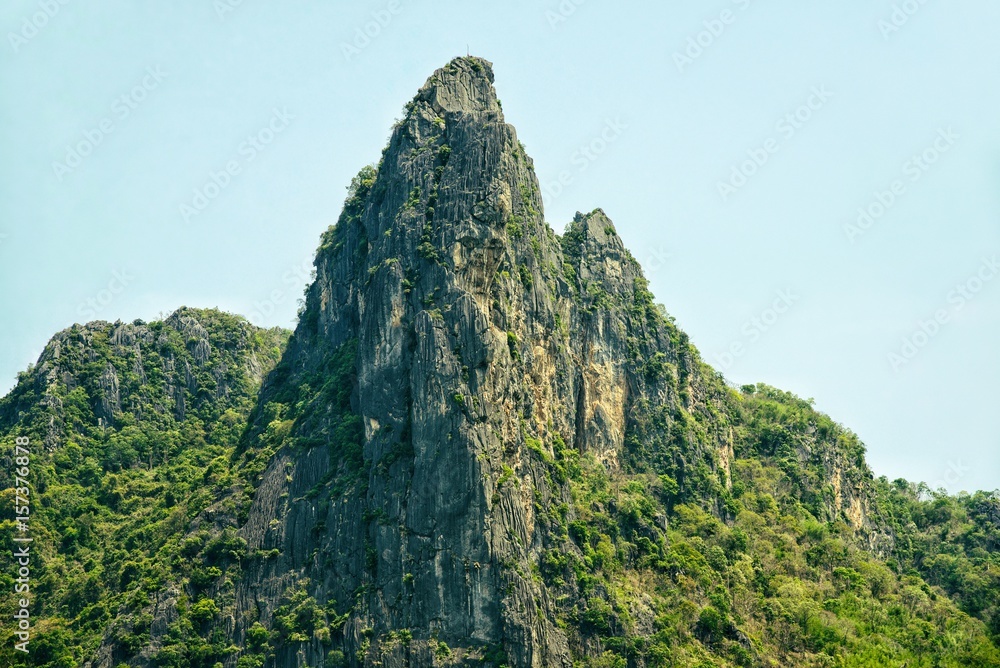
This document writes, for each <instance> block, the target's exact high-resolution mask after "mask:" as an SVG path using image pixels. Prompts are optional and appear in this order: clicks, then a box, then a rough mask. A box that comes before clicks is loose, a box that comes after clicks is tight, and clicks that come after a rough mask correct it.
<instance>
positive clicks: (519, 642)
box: [234, 58, 733, 668]
mask: <svg viewBox="0 0 1000 668" xmlns="http://www.w3.org/2000/svg"><path fill="white" fill-rule="evenodd" d="M492 83H493V73H492V69H491V66H490V64H489V63H487V62H486V61H483V60H481V59H477V58H461V59H458V60H456V61H453V62H452V63H451V64H449V65H448V66H447V67H445V68H443V69H442V70H439V71H438V72H436V73H435V74H434V75H433V76H432V77H431V78H430V79H429V80H428V82H427V84H426V85H425V86H424V87H423V88H422V89H421V90H420V92H419V93H418V94H417V96H416V97H415V98H414V100H413V101H412V102H411V103H410V104H409V105H408V107H407V115H406V117H405V118H404V119H403V120H402V121H401V122H400V123H399V125H398V126H397V127H396V129H395V131H394V133H393V135H392V138H391V140H390V143H389V145H388V147H387V148H386V150H385V152H384V154H383V156H382V161H381V163H380V164H379V166H378V168H377V170H375V169H371V170H367V171H363V172H362V173H361V174H360V175H359V177H358V179H356V181H355V184H354V187H353V189H352V193H351V198H350V199H349V201H348V202H347V204H346V206H345V212H344V214H343V215H342V217H341V219H340V222H339V223H338V225H337V226H336V227H335V228H333V229H331V230H330V231H329V232H328V233H327V234H326V235H325V237H324V243H323V247H322V248H321V250H320V253H319V255H318V257H317V260H316V266H317V278H316V282H315V283H314V284H313V286H312V287H311V288H310V290H309V293H308V299H307V304H306V311H305V313H304V315H303V317H302V320H301V322H300V325H299V328H298V330H297V332H296V335H295V337H294V340H293V342H292V345H291V346H290V348H289V352H288V354H287V355H286V359H285V361H284V362H283V367H285V369H287V373H280V374H277V377H276V378H274V379H272V381H271V382H270V383H269V384H268V386H267V387H266V388H265V390H264V392H263V396H262V399H261V405H262V406H263V405H265V404H268V403H273V402H274V401H275V400H276V398H278V397H281V396H286V397H287V396H288V395H289V394H292V395H294V396H293V398H292V399H290V400H287V403H288V405H289V406H291V405H292V404H302V403H303V401H307V400H308V399H309V397H308V396H304V395H303V394H302V393H301V392H299V393H295V391H294V388H297V387H300V386H302V385H303V384H305V385H309V383H310V382H312V381H307V380H306V379H308V378H313V377H315V376H316V374H320V375H322V372H321V371H320V370H321V369H323V367H324V364H325V362H326V360H328V359H329V358H330V357H331V356H334V355H339V354H341V352H342V351H343V350H344V349H345V348H346V347H352V349H353V350H355V351H356V356H355V358H354V359H353V364H352V374H351V375H350V382H351V390H350V410H351V412H352V413H353V414H355V415H357V416H358V417H359V418H360V421H361V425H362V426H363V435H362V438H361V447H362V461H361V462H360V466H358V467H357V468H356V469H350V467H349V466H348V464H347V463H346V462H345V461H344V460H343V458H342V452H343V450H342V448H340V445H339V444H338V443H336V435H335V434H333V433H331V432H330V431H324V429H323V428H322V427H321V426H319V425H321V424H322V423H323V420H324V419H326V420H329V417H328V416H329V404H328V402H319V403H318V404H314V408H313V409H311V410H307V411H306V412H305V413H302V414H299V415H298V416H297V417H296V419H295V424H296V427H294V428H293V431H292V432H291V435H290V438H289V439H288V440H286V441H283V442H282V444H281V448H280V449H279V454H277V455H275V456H274V457H273V458H272V459H271V460H270V463H269V465H268V466H267V469H266V470H265V471H264V473H263V475H262V477H261V479H260V480H259V481H258V486H257V487H256V495H255V498H254V501H253V505H252V507H251V508H250V511H249V515H248V519H247V521H246V523H245V524H244V525H243V526H242V528H241V529H240V532H241V535H242V536H243V537H244V538H245V539H246V541H247V542H248V545H249V549H250V550H251V551H260V552H268V551H270V550H277V551H278V552H279V553H280V554H279V556H277V557H276V558H274V559H271V560H269V561H266V562H261V563H259V564H255V565H252V566H251V567H250V570H249V573H248V574H247V576H246V577H245V578H243V580H242V581H241V582H239V583H238V584H237V593H236V599H235V612H234V617H235V619H236V635H235V637H234V640H235V641H236V642H237V643H244V642H245V639H246V638H247V633H248V629H249V628H250V626H251V625H253V624H254V623H257V622H260V623H262V624H263V625H264V626H265V627H267V628H271V627H273V626H274V623H275V621H274V617H273V615H274V611H275V610H276V609H277V608H278V607H279V606H281V605H282V604H283V602H286V601H287V599H288V597H289V596H290V595H291V592H293V591H294V590H295V589H296V588H297V587H301V586H305V587H306V589H307V591H308V593H309V595H311V596H312V597H314V598H315V599H316V600H317V601H319V602H320V604H322V605H326V606H327V609H328V610H329V609H330V605H331V603H330V602H336V603H335V604H334V605H333V608H334V609H336V610H337V612H338V613H341V612H342V613H343V614H345V615H347V617H346V620H345V621H344V625H343V629H342V636H341V638H342V651H343V652H344V656H345V657H347V658H348V660H351V659H354V660H356V661H357V662H358V663H359V664H363V665H365V666H376V665H409V666H412V667H414V668H416V667H418V666H433V665H445V664H448V663H461V662H462V661H481V660H483V657H500V656H503V657H506V658H505V659H503V660H500V659H495V658H494V659H490V660H488V661H487V662H486V663H487V664H491V665H500V663H504V664H506V665H510V666H517V667H541V666H566V667H569V666H571V665H573V664H572V662H573V654H574V653H577V654H578V653H579V652H585V651H587V650H586V648H579V647H578V648H577V651H576V652H571V647H570V646H571V644H572V643H573V642H575V641H574V640H573V639H572V638H570V637H569V636H567V634H566V632H565V631H564V630H562V629H561V628H559V627H558V626H557V625H556V624H555V620H557V619H559V618H560V617H561V615H562V614H563V613H562V612H561V611H560V610H559V607H560V605H566V603H565V601H564V602H563V603H562V604H560V602H558V601H556V600H555V599H554V597H553V595H552V593H551V592H550V591H548V589H547V588H546V587H545V586H544V585H543V584H542V583H541V582H540V581H539V580H537V579H536V578H533V577H531V573H533V572H535V571H536V570H537V564H538V562H539V559H540V557H541V555H542V553H543V552H544V551H545V550H546V549H549V548H551V547H553V546H556V545H564V542H563V541H564V539H563V538H560V537H558V536H557V535H554V534H553V527H552V526H551V524H550V522H549V520H547V519H545V518H543V517H541V515H543V514H544V513H540V510H539V509H540V508H544V507H545V506H548V505H554V504H558V503H562V502H565V501H568V500H569V497H568V495H569V491H568V487H567V486H566V485H565V484H560V483H558V482H553V479H552V476H551V473H550V465H551V462H553V461H554V459H555V458H557V457H559V456H560V452H561V451H562V449H568V450H570V451H573V452H577V453H580V454H581V455H582V456H585V457H589V458H593V460H594V461H596V462H597V463H598V465H599V466H601V467H603V468H604V469H605V470H606V471H609V472H614V471H620V470H623V469H629V470H633V471H636V470H645V469H649V470H654V469H655V470H657V471H658V472H660V473H667V472H670V473H671V474H672V475H673V476H674V477H675V478H676V480H677V482H678V484H679V485H680V488H681V490H682V492H683V491H684V490H690V491H692V492H693V491H694V490H696V489H700V488H698V487H697V485H699V484H701V483H700V482H699V481H698V479H697V478H696V472H697V471H702V470H704V471H709V472H721V474H722V477H723V478H724V479H728V475H729V474H728V463H729V461H730V460H731V459H732V457H733V454H732V447H733V444H732V433H731V429H729V428H728V427H725V426H724V425H722V424H720V423H719V421H718V420H716V421H715V422H712V421H711V420H710V419H709V418H711V416H713V415H715V414H717V412H718V408H719V406H721V405H722V404H724V403H725V402H726V401H728V399H727V396H728V393H729V390H728V389H727V388H726V387H725V386H724V384H722V383H721V382H720V380H719V379H718V377H716V376H715V375H714V373H713V372H711V370H709V369H707V367H704V366H703V365H702V364H701V362H700V361H699V359H698V358H697V353H695V352H694V351H693V349H692V348H690V346H689V345H688V343H687V340H686V337H684V335H683V334H682V333H680V332H679V331H678V330H677V329H676V328H675V327H674V326H673V324H672V322H671V321H670V320H669V319H668V318H667V317H666V316H665V314H664V313H663V312H662V310H661V309H660V308H658V307H657V306H656V305H654V304H653V302H652V300H651V295H650V294H649V292H648V291H647V290H646V282H645V280H644V278H643V277H642V272H641V269H640V267H639V265H638V263H637V262H636V261H635V259H634V258H633V257H632V256H631V254H630V253H629V252H628V251H627V250H626V249H625V247H624V245H623V244H622V241H621V239H620V238H619V236H618V235H617V233H616V231H615V228H614V225H613V224H612V223H611V221H610V220H609V219H608V217H607V216H606V215H605V213H604V212H603V211H601V210H597V211H595V212H593V213H590V214H586V215H584V214H578V215H577V217H576V219H575V220H574V221H573V222H572V223H571V224H570V226H569V228H568V230H567V232H566V234H565V235H564V236H563V237H562V238H560V237H558V236H557V235H555V234H554V232H553V231H552V230H551V228H550V227H549V226H548V225H547V224H546V222H545V220H544V215H543V206H542V200H541V195H540V190H539V186H538V181H537V178H536V176H535V173H534V169H533V164H532V161H531V159H530V158H529V157H528V156H527V155H526V154H525V152H524V148H523V147H522V146H521V144H520V143H519V142H518V140H517V135H516V132H515V131H514V129H513V128H512V127H511V126H509V125H507V124H506V123H505V122H504V118H503V113H502V111H501V109H500V105H499V103H498V101H497V99H496V94H495V92H494V89H493V86H492ZM290 410H291V409H290ZM316 413H319V414H322V415H323V416H327V417H321V416H320V415H317V414H316ZM702 417H705V418H706V419H704V420H702V419H701V418H702ZM258 419H260V418H258ZM305 425H311V426H309V427H306V426H305ZM267 427H268V425H267V424H265V423H264V422H263V421H262V420H261V421H260V422H259V423H258V424H257V425H255V426H254V427H253V428H252V430H251V431H252V433H255V434H257V435H258V438H259V439H264V436H263V434H264V432H265V431H266V430H267ZM303 442H307V443H310V444H314V445H309V446H306V447H302V446H301V443H303ZM248 447H249V448H251V449H252V448H253V447H254V445H253V444H252V443H251V444H249V445H248ZM349 469H350V470H349ZM713 475H714V474H713ZM710 502H711V501H710ZM570 513H571V516H570V518H569V519H570V520H572V519H573V518H572V511H570ZM664 521H665V520H664ZM567 549H568V548H567ZM302 582H307V583H308V585H301V584H300V583H302ZM400 633H404V634H405V635H406V637H408V638H412V640H410V641H408V642H407V643H405V644H401V643H400V642H399V640H398V639H399V638H400ZM439 643H442V644H443V645H446V646H447V649H448V651H447V653H446V654H445V653H443V652H437V653H435V652H434V651H431V650H432V649H433V648H435V647H438V646H439V645H438V644H439ZM428 648H431V649H428ZM330 651H331V650H330V648H329V646H327V645H324V644H323V642H321V641H320V640H319V639H313V640H311V641H310V642H307V643H299V644H294V645H288V646H286V647H284V648H279V649H277V651H276V656H275V660H274V665H276V666H289V667H290V666H305V665H318V664H320V663H322V662H323V661H325V660H327V656H328V653H329V652H330ZM337 651H340V650H337ZM352 665H354V664H353V662H352Z"/></svg>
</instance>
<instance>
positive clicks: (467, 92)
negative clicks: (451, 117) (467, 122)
mask: <svg viewBox="0 0 1000 668" xmlns="http://www.w3.org/2000/svg"><path fill="white" fill-rule="evenodd" d="M493 81H494V78H493V64H492V63H491V62H489V61H488V60H484V59H483V58H477V57H475V56H467V57H461V58H455V59H454V60H452V61H451V62H450V63H448V64H447V65H445V66H444V67H442V68H441V69H439V70H437V71H436V72H434V74H432V75H431V76H430V78H428V79H427V83H425V84H424V86H423V88H421V89H420V91H419V92H418V93H417V96H416V99H417V100H423V101H426V102H427V103H429V104H430V105H431V107H432V108H433V109H434V110H435V111H436V112H437V113H439V114H444V113H483V112H490V113H497V114H502V111H501V109H500V104H499V102H498V101H497V94H496V90H494V88H493Z"/></svg>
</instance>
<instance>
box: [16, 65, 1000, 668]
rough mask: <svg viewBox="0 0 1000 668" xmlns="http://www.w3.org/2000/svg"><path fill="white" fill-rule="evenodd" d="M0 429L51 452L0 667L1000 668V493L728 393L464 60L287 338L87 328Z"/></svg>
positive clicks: (399, 149) (788, 408)
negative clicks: (920, 471) (549, 207)
mask: <svg viewBox="0 0 1000 668" xmlns="http://www.w3.org/2000/svg"><path fill="white" fill-rule="evenodd" d="M70 350H72V351H73V353H72V355H70V354H69V352H68V351H70ZM279 354H280V361H279V360H278V357H279ZM64 359H68V360H69V361H70V362H72V364H70V362H66V363H65V364H66V365H68V366H65V368H64V362H63V360H64ZM272 366H273V369H272V368H271V367H272ZM265 375H266V379H264V380H263V383H262V385H260V387H259V389H258V381H260V379H262V378H264V377H265ZM0 434H3V435H4V437H5V438H4V440H3V443H4V447H5V448H6V449H5V450H4V451H3V452H4V456H6V457H8V458H9V457H10V454H12V452H13V444H12V443H13V439H12V437H13V436H19V435H22V434H30V435H31V436H32V438H33V441H36V442H39V443H44V448H39V451H38V452H37V454H36V455H35V457H36V458H37V460H36V463H34V464H33V466H34V467H35V468H34V470H35V471H37V472H38V473H36V474H35V475H38V476H42V477H41V479H40V480H39V481H36V483H35V484H36V485H37V487H38V492H37V494H38V501H37V502H38V503H39V504H41V507H39V508H38V510H37V512H38V513H39V515H38V516H37V517H36V516H33V520H32V521H33V522H35V523H36V524H37V528H35V529H34V531H35V532H36V533H35V534H34V535H35V536H37V537H38V543H41V544H42V545H43V546H47V547H45V548H43V551H42V552H41V556H42V558H43V559H44V563H43V565H42V566H41V568H42V569H44V574H43V575H40V576H39V582H40V584H41V585H42V588H40V589H39V591H38V593H37V596H38V599H37V600H38V603H37V604H36V605H38V606H39V609H36V612H35V618H36V619H37V620H39V621H38V622H37V624H38V626H37V627H36V639H35V640H34V641H33V642H36V643H38V645H36V649H35V650H34V652H35V653H33V654H31V655H30V658H28V659H27V661H28V663H24V662H25V658H24V657H22V656H18V655H16V654H14V652H13V651H12V650H10V649H9V648H10V647H11V646H12V643H13V640H11V636H10V635H9V634H8V636H7V637H6V638H5V639H4V646H3V648H2V649H0V656H3V657H4V658H5V659H8V658H9V659H10V661H11V665H47V666H64V665H65V666H76V665H85V666H90V667H92V668H120V667H121V666H123V665H124V666H137V667H138V666H142V667H147V666H149V667H152V666H172V667H173V666H176V667H181V666H193V667H201V666H206V667H212V668H216V667H218V666H222V667H223V668H255V667H263V666H267V667H271V666H274V667H280V668H285V667H288V668H292V667H295V668H303V667H305V666H312V667H317V666H327V667H336V666H366V667H367V666H386V667H390V668H402V667H404V666H409V667H412V668H420V667H430V666H451V665H454V666H459V665H464V666H473V665H474V666H493V667H494V668H498V667H499V666H509V667H511V668H515V667H516V668H525V667H529V666H530V667H541V666H553V667H555V666H559V667H566V668H570V667H574V666H606V667H617V668H625V667H626V666H628V667H629V668H639V667H645V666H786V665H795V666H852V667H853V666H859V667H860V666H896V667H899V668H902V667H904V666H906V667H907V668H912V667H914V666H1000V649H998V647H1000V613H998V610H997V599H998V593H1000V570H998V569H1000V555H998V552H997V550H998V546H1000V497H998V495H997V494H996V493H993V494H986V493H979V494H977V495H973V496H962V497H958V498H953V497H948V496H947V495H945V494H943V493H934V492H930V491H929V490H926V489H924V488H921V487H920V486H917V485H911V484H909V483H907V482H905V481H895V482H889V481H888V480H886V479H884V478H880V479H875V478H874V476H873V475H872V472H871V471H870V469H869V468H868V466H867V464H866V462H865V458H864V446H863V444H862V443H861V442H860V440H859V439H858V438H857V436H856V435H854V434H853V433H851V432H850V431H849V430H847V429H845V428H843V427H841V426H840V425H838V424H837V423H835V422H834V421H833V420H831V419H830V418H829V417H827V416H826V415H823V414H822V413H819V412H817V411H816V410H814V408H813V407H812V405H811V403H810V402H807V401H803V400H801V399H798V398H797V397H794V396H792V395H790V394H787V393H784V392H781V391H780V390H777V389H775V388H771V387H767V386H764V385H756V386H745V387H742V388H739V389H736V388H732V387H730V386H729V385H728V384H727V383H726V382H725V379H724V378H723V377H722V376H721V375H720V374H719V373H717V372H716V371H714V370H713V369H712V368H711V367H709V366H708V365H707V364H705V363H704V362H703V361H702V359H701V357H700V355H699V354H698V351H697V350H696V349H695V348H694V346H693V345H692V344H691V343H690V342H689V340H688V338H687V336H686V335H685V334H684V333H683V332H681V331H680V330H679V329H678V328H677V326H676V325H675V323H674V321H673V319H672V318H671V317H670V316H669V315H668V314H667V312H666V309H665V308H663V307H662V306H660V305H657V304H655V303H654V301H653V295H652V294H651V293H650V292H649V290H648V285H647V282H646V280H645V278H644V277H643V275H642V270H641V267H640V266H639V264H638V263H637V262H636V260H635V258H634V257H633V256H632V255H631V254H630V253H629V252H628V250H627V249H626V248H625V247H624V245H623V243H622V240H621V238H620V237H619V236H618V234H617V233H616V231H615V227H614V225H613V223H612V222H611V220H610V219H609V218H608V216H607V215H606V214H605V213H604V212H603V211H601V210H596V211H593V212H591V213H589V214H577V216H576V217H575V218H574V220H573V221H571V222H570V223H569V225H568V227H567V228H566V230H565V233H564V234H563V235H562V236H559V235H557V234H556V233H555V232H554V231H553V230H552V229H551V228H550V227H549V226H548V224H547V223H546V221H545V218H544V215H543V207H542V198H541V194H540V189H539V186H538V180H537V178H536V176H535V173H534V167H533V163H532V161H531V159H530V158H529V157H528V156H527V154H526V152H525V149H524V147H523V146H522V145H521V144H520V142H519V141H518V140H517V135H516V132H515V131H514V129H513V128H512V127H511V126H510V125H508V124H506V122H505V121H504V116H503V111H502V109H501V106H500V102H499V100H498V99H497V96H496V92H495V90H494V87H493V71H492V67H491V65H490V64H489V63H488V62H486V61H484V60H482V59H479V58H473V57H467V58H459V59H456V60H454V61H452V62H451V63H450V64H448V65H447V66H446V67H444V68H442V69H441V70H438V71H437V72H435V73H434V74H433V75H432V76H431V77H430V79H429V80H428V81H427V83H426V84H425V85H424V87H423V88H421V89H420V91H419V92H418V93H417V95H416V97H415V98H414V99H413V100H412V101H411V102H410V103H409V104H408V105H407V106H406V112H405V117H404V118H403V119H402V120H401V121H400V122H399V123H398V124H397V125H396V127H395V128H394V130H393V134H392V137H391V139H390V141H389V144H388V146H387V147H386V149H385V150H384V152H383V154H382V158H381V160H380V161H379V163H378V164H377V165H374V166H370V167H365V168H364V169H362V170H361V171H360V172H359V173H358V175H357V176H356V177H355V178H354V180H353V181H352V183H351V185H350V188H349V193H348V198H347V201H346V202H345V205H344V210H343V212H342V214H341V216H340V219H339V220H338V222H337V224H336V225H335V226H333V227H331V228H330V229H329V230H327V231H326V232H325V233H324V235H323V237H322V240H321V245H320V248H319V251H318V253H317V257H316V279H315V281H314V282H313V283H312V285H310V286H309V288H308V290H307V293H306V300H305V306H304V309H303V311H302V313H301V316H300V319H299V323H298V326H297V327H296V330H295V332H294V334H292V335H291V336H290V338H288V340H287V345H285V334H283V333H281V332H280V331H273V330H272V331H262V330H256V329H254V328H252V327H251V326H250V325H248V324H247V323H245V322H243V321H241V320H239V319H237V318H235V317H233V316H225V315H223V314H219V313H217V312H188V311H182V312H179V314H175V315H174V316H171V318H169V319H168V320H167V321H165V322H164V323H154V324H151V325H143V324H141V323H137V324H135V325H121V324H120V323H119V324H116V325H108V324H107V323H98V324H96V325H88V326H86V327H83V328H80V327H77V328H74V329H73V330H70V331H69V332H67V333H64V334H62V335H60V336H59V337H57V338H56V339H55V340H54V341H53V343H51V344H50V345H49V347H48V348H47V349H46V353H45V354H43V356H42V359H41V360H40V363H39V365H38V367H36V368H35V369H33V370H31V371H29V372H28V373H27V374H25V375H23V376H22V378H21V380H20V382H19V383H18V385H17V387H16V388H15V390H14V391H13V392H12V394H11V395H10V396H8V397H7V398H6V399H4V400H3V402H2V403H0ZM9 442H10V443H11V445H10V446H8V445H7V444H8V443H9ZM9 469H10V467H8V470H9ZM2 475H5V473H0V476H2ZM0 483H5V486H6V483H8V481H7V480H4V479H2V478H0ZM43 483H44V484H43ZM55 491H58V492H59V496H58V497H57V496H53V492H55ZM5 506H6V507H9V504H5ZM33 526H35V525H33ZM95 526H99V527H100V531H97V532H95V531H93V528H94V527H95ZM43 527H44V533H43ZM84 534H86V535H84ZM95 534H96V536H95ZM88 541H89V542H88ZM38 543H36V544H38ZM13 568H14V567H13V562H10V563H9V564H4V569H3V572H4V573H10V572H13ZM40 572H42V571H40ZM46 578H48V579H46ZM12 583H13V580H12V579H11V581H10V582H9V583H4V590H5V591H7V590H10V589H11V587H8V586H7V585H8V584H11V585H12ZM38 648H41V649H38ZM19 661H20V662H21V663H17V662H19Z"/></svg>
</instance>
